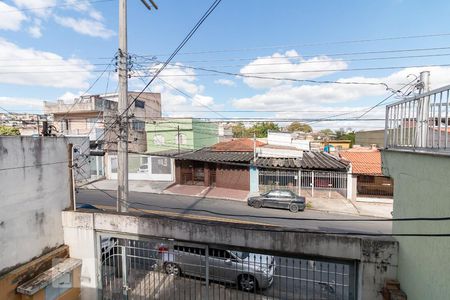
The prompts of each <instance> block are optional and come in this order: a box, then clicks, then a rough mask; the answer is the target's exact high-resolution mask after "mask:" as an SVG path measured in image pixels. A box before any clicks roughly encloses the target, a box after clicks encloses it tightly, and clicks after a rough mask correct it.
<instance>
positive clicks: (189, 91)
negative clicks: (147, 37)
mask: <svg viewBox="0 0 450 300" xmlns="http://www.w3.org/2000/svg"><path fill="white" fill-rule="evenodd" d="M160 67H161V65H160V64H158V65H154V66H152V67H150V68H148V70H147V71H144V72H143V73H142V70H141V71H139V73H137V72H135V73H132V74H133V76H137V75H138V74H139V75H143V74H147V75H152V74H153V73H154V72H155V71H156V70H157V69H159V68H160ZM158 78H160V79H162V80H160V79H156V80H155V82H154V83H153V84H152V85H151V86H150V89H149V91H152V92H157V93H161V104H162V110H163V113H165V114H166V115H170V116H172V117H188V116H191V117H195V116H196V117H204V114H202V113H196V112H193V111H198V110H203V111H205V110H207V108H205V106H207V107H209V108H210V109H212V110H214V109H218V108H219V107H220V105H217V104H215V102H214V98H213V97H210V96H206V95H204V92H205V87H204V86H203V85H200V84H198V83H197V78H196V74H195V71H194V70H192V69H189V68H185V67H184V66H183V65H182V64H174V65H170V66H169V67H168V68H167V69H165V70H164V71H162V72H161V74H160V76H158ZM145 81H147V80H145ZM144 85H145V84H144V82H142V80H140V79H138V78H136V77H133V78H132V79H131V80H130V89H136V90H141V89H142V88H143V87H144ZM175 89H177V90H180V91H181V92H183V93H185V94H186V95H183V94H181V93H180V92H178V91H177V90H175Z"/></svg>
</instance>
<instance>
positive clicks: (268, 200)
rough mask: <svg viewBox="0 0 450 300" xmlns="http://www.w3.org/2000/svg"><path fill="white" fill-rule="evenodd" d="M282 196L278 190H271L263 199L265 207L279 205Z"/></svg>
mask: <svg viewBox="0 0 450 300" xmlns="http://www.w3.org/2000/svg"><path fill="white" fill-rule="evenodd" d="M279 196H280V192H279V191H278V190H273V191H270V192H269V193H268V194H267V195H266V196H265V197H264V200H263V206H265V207H278V203H277V202H278V200H279V199H278V198H279Z"/></svg>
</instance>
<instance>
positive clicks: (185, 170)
mask: <svg viewBox="0 0 450 300" xmlns="http://www.w3.org/2000/svg"><path fill="white" fill-rule="evenodd" d="M255 143H256V145H257V146H261V145H262V143H261V142H258V141H256V142H255ZM253 157H254V141H253V140H252V139H246V138H242V139H233V140H231V141H228V142H220V143H218V144H215V145H213V146H211V147H205V148H202V149H199V150H196V151H194V152H188V153H185V154H180V155H176V156H175V166H176V181H175V182H176V183H177V184H185V185H203V186H210V187H222V188H230V189H238V190H247V191H248V190H250V163H251V161H252V160H253Z"/></svg>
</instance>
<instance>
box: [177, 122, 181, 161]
mask: <svg viewBox="0 0 450 300" xmlns="http://www.w3.org/2000/svg"><path fill="white" fill-rule="evenodd" d="M177 142H178V143H177V144H178V154H180V125H178V127H177Z"/></svg>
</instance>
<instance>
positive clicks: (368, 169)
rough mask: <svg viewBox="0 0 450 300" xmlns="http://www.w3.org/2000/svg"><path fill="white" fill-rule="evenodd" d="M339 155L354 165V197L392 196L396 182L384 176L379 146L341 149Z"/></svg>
mask: <svg viewBox="0 0 450 300" xmlns="http://www.w3.org/2000/svg"><path fill="white" fill-rule="evenodd" d="M339 156H340V157H341V158H343V159H345V160H347V161H348V162H350V163H351V166H352V171H351V173H352V180H353V181H354V182H353V184H352V186H353V188H356V190H355V191H354V193H353V196H354V197H353V199H357V198H358V197H360V198H364V197H371V198H373V197H376V198H392V197H393V194H394V182H393V180H392V179H391V178H389V177H386V176H383V173H382V170H381V152H380V150H378V149H377V148H370V147H369V148H367V147H355V148H352V149H349V150H346V151H340V152H339Z"/></svg>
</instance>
